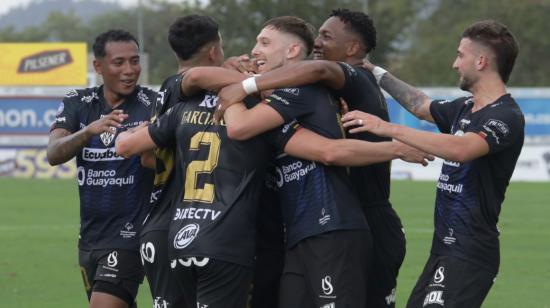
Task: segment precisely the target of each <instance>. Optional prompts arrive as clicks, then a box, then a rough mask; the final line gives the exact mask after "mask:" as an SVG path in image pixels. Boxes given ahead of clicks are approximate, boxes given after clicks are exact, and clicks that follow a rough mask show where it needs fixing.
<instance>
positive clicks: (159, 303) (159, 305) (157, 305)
mask: <svg viewBox="0 0 550 308" xmlns="http://www.w3.org/2000/svg"><path fill="white" fill-rule="evenodd" d="M169 306H170V303H169V302H167V301H166V300H165V299H163V298H162V297H160V296H157V297H155V300H154V301H153V308H168V307H169Z"/></svg>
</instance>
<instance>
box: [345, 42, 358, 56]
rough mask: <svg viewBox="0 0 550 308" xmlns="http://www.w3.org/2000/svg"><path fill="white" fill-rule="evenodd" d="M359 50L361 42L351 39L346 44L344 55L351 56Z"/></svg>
mask: <svg viewBox="0 0 550 308" xmlns="http://www.w3.org/2000/svg"><path fill="white" fill-rule="evenodd" d="M360 51H361V44H360V43H359V42H358V41H351V42H349V43H348V44H347V46H346V55H347V56H348V57H352V56H354V55H356V54H357V53H359V52H360Z"/></svg>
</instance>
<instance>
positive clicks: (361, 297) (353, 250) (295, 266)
mask: <svg viewBox="0 0 550 308" xmlns="http://www.w3.org/2000/svg"><path fill="white" fill-rule="evenodd" d="M371 245H372V243H371V235H370V232H369V231H368V230H345V231H332V232H327V233H324V234H320V235H316V236H313V237H310V238H307V239H304V240H302V241H300V242H299V243H298V244H297V245H296V246H294V247H293V248H292V249H289V250H288V251H287V253H286V256H285V267H284V270H283V277H282V279H281V293H280V297H279V305H280V307H285V308H286V307H288V308H295V307H296V308H298V307H300V308H319V307H320V308H333V307H338V308H357V307H365V306H366V294H365V290H366V288H367V263H368V259H369V257H368V254H369V252H370V250H371Z"/></svg>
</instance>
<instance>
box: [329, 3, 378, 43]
mask: <svg viewBox="0 0 550 308" xmlns="http://www.w3.org/2000/svg"><path fill="white" fill-rule="evenodd" d="M329 17H338V18H339V19H340V20H341V21H342V22H343V23H344V24H345V25H346V27H347V29H348V30H350V31H351V32H354V33H356V34H357V35H359V36H360V37H361V39H362V40H363V44H365V48H366V53H369V52H370V51H371V50H373V49H374V48H376V28H375V27H374V23H373V22H372V19H371V18H370V17H369V15H367V14H365V13H363V12H359V11H350V10H348V9H336V10H332V13H330V16H329Z"/></svg>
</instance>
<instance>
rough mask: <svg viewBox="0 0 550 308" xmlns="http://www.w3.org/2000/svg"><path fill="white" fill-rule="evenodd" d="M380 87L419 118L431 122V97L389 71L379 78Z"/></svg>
mask: <svg viewBox="0 0 550 308" xmlns="http://www.w3.org/2000/svg"><path fill="white" fill-rule="evenodd" d="M380 87H382V89H384V90H386V92H388V93H389V94H390V95H391V96H392V97H393V98H395V100H396V101H397V102H398V103H399V104H400V105H401V106H403V108H405V109H407V110H408V111H409V112H410V113H412V114H414V115H415V116H416V117H417V118H419V119H421V120H426V121H430V122H433V121H434V119H433V117H432V115H431V113H430V103H431V101H432V99H431V98H430V97H429V96H428V95H426V94H425V93H424V92H422V91H420V90H418V89H417V88H415V87H413V86H411V85H409V84H407V83H406V82H404V81H402V80H400V79H398V78H396V77H395V76H393V75H392V74H390V73H386V74H384V76H382V79H380Z"/></svg>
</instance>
